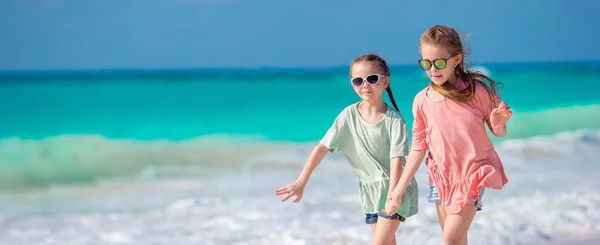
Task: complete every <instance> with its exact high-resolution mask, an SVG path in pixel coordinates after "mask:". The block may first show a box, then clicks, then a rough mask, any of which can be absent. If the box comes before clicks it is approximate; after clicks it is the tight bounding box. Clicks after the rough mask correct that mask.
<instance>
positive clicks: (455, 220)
mask: <svg viewBox="0 0 600 245" xmlns="http://www.w3.org/2000/svg"><path fill="white" fill-rule="evenodd" d="M476 212H477V207H476V206H473V205H466V206H465V207H464V208H463V210H462V211H460V212H459V213H458V214H450V215H447V216H446V220H445V222H444V228H443V237H442V245H464V244H467V232H468V231H469V227H470V226H471V223H472V222H473V218H475V213H476Z"/></svg>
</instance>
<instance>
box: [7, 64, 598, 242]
mask: <svg viewBox="0 0 600 245" xmlns="http://www.w3.org/2000/svg"><path fill="white" fill-rule="evenodd" d="M478 69H481V70H482V71H484V72H486V73H488V74H489V75H490V76H491V77H492V78H494V79H496V80H498V81H501V82H503V83H504V88H503V90H502V94H501V96H502V98H503V99H504V101H505V102H506V103H507V104H509V105H510V106H511V108H512V109H513V110H514V116H513V118H512V119H511V121H510V122H509V124H508V128H509V134H508V136H507V137H506V138H504V139H494V142H495V145H496V146H497V151H498V152H499V154H500V156H501V158H502V160H503V162H504V164H505V168H506V171H507V175H508V178H509V183H508V185H507V186H506V187H505V188H504V189H503V190H501V191H494V190H489V191H488V190H486V194H485V196H484V199H483V201H484V210H483V211H481V212H479V213H478V214H477V216H476V218H475V221H474V223H473V225H472V228H471V230H470V233H469V238H470V243H471V244H502V245H511V244H524V243H532V242H533V243H543V242H545V241H550V240H553V239H556V238H563V237H565V236H578V235H587V234H595V233H600V181H599V180H598V176H600V165H599V164H600V160H598V159H600V93H599V92H598V91H599V90H600V83H599V82H600V80H599V77H600V62H579V63H549V64H504V65H489V66H485V67H478ZM347 72H348V71H347V69H346V68H336V69H322V70H310V69H274V70H269V69H260V70H179V71H97V72H68V71H64V72H63V71H61V72H0V113H1V116H0V125H1V126H0V244H2V245H4V244H11V245H21V244H206V245H212V244H215V245H216V244H219V245H223V244H237V245H242V244H246V245H257V244H261V245H267V244H306V245H308V244H311V245H312V244H368V243H369V242H370V241H371V239H372V234H371V231H370V227H368V226H367V225H365V224H364V216H363V214H362V212H361V209H360V204H359V199H358V193H357V181H356V178H355V176H354V175H353V173H352V172H351V169H350V167H349V165H348V164H347V163H346V162H345V161H344V160H343V159H342V158H341V157H340V156H338V155H337V154H330V155H328V156H327V157H326V158H325V159H324V161H323V162H322V163H321V165H320V166H319V167H318V168H317V170H316V171H315V173H314V174H313V177H312V178H311V180H310V182H309V184H308V186H307V189H306V190H305V196H304V199H303V200H302V201H301V202H300V203H298V204H292V203H283V204H282V203H281V202H280V198H279V197H276V196H275V195H274V191H275V189H277V188H278V187H280V186H282V185H285V184H287V183H289V182H291V181H293V180H295V179H296V177H297V176H298V174H299V173H300V171H301V169H302V166H303V164H304V161H305V160H306V158H307V157H308V155H309V153H310V151H311V149H312V148H313V147H314V145H315V143H316V142H317V141H318V140H319V139H320V137H322V136H323V134H324V133H325V131H326V130H327V129H328V127H329V126H330V125H331V123H332V122H333V120H334V118H335V117H336V116H337V114H338V113H339V112H340V111H341V110H342V109H343V108H344V107H345V106H347V105H348V104H350V103H354V102H356V101H357V100H358V97H357V96H356V95H355V94H354V92H353V90H352V89H351V87H350V85H349V82H348V74H347ZM426 84H427V79H426V77H425V76H424V74H423V73H422V72H421V71H420V70H418V68H417V67H416V66H407V67H394V68H392V81H391V85H392V89H393V91H394V95H395V97H396V100H397V102H398V104H399V107H400V110H401V112H402V113H403V115H404V116H405V118H406V119H407V121H408V122H409V123H411V122H412V115H411V110H410V109H411V103H412V99H413V97H414V95H415V94H416V93H417V92H418V91H419V90H421V89H422V88H423V87H424V86H426ZM449 120H451V119H449ZM417 180H418V182H419V184H420V196H421V199H420V200H419V201H420V212H419V214H418V215H416V216H414V217H412V218H410V219H409V220H408V221H407V222H406V223H403V224H402V225H401V226H400V229H399V230H398V232H397V236H399V237H402V238H401V239H398V240H399V244H439V241H440V238H441V231H440V229H439V225H438V224H437V216H436V213H435V209H434V207H433V205H432V204H429V203H427V199H426V195H427V191H428V189H427V186H426V185H427V184H426V183H427V173H426V169H425V167H424V166H422V167H421V169H420V170H419V172H418V173H417Z"/></svg>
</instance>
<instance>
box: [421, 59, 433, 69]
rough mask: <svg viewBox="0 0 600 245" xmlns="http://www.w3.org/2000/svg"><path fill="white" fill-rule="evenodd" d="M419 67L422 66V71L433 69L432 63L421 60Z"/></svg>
mask: <svg viewBox="0 0 600 245" xmlns="http://www.w3.org/2000/svg"><path fill="white" fill-rule="evenodd" d="M419 66H421V69H423V70H429V69H431V62H429V61H428V60H419Z"/></svg>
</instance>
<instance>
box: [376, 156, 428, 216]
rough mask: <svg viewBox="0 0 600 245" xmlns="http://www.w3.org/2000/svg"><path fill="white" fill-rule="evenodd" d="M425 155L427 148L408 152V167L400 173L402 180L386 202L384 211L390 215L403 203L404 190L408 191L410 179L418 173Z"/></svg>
mask: <svg viewBox="0 0 600 245" xmlns="http://www.w3.org/2000/svg"><path fill="white" fill-rule="evenodd" d="M424 157H425V150H411V151H410V153H408V158H407V160H406V167H405V168H404V170H403V171H402V174H401V175H400V180H399V181H398V184H396V187H395V188H394V189H393V190H392V192H391V193H390V195H388V200H387V201H386V203H385V210H383V212H384V213H386V214H388V215H393V214H394V213H396V210H398V207H400V205H401V203H400V202H401V201H402V195H403V194H404V191H406V187H408V184H410V181H411V180H412V178H413V177H414V176H415V174H416V173H417V170H418V169H419V166H421V162H422V161H423V158H424Z"/></svg>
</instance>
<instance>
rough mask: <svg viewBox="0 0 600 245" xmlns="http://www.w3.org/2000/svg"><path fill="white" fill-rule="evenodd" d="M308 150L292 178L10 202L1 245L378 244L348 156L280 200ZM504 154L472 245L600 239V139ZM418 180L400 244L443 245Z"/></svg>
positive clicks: (67, 190) (573, 138)
mask: <svg viewBox="0 0 600 245" xmlns="http://www.w3.org/2000/svg"><path fill="white" fill-rule="evenodd" d="M308 149H310V147H308V146H303V147H300V150H293V151H291V152H287V153H281V155H279V157H281V158H283V157H289V162H292V163H293V164H292V165H291V166H294V167H292V168H289V169H288V168H275V169H273V170H272V171H265V169H257V168H254V169H249V170H248V171H243V172H230V173H228V174H224V175H221V176H220V177H214V178H209V179H181V178H180V179H177V180H165V181H152V182H126V181H121V182H105V183H103V184H101V185H98V184H94V185H92V184H90V185H82V186H75V187H57V188H54V189H53V190H52V191H50V192H47V191H40V192H24V193H13V194H10V195H6V194H5V195H0V214H1V215H0V216H1V217H2V218H0V244H2V245H4V244H7V245H8V244H11V245H21V244H38V243H40V244H42V243H43V244H206V245H212V244H215V245H216V244H218V245H223V244H238V245H242V244H245V245H258V244H260V245H268V244H303V245H312V244H315V245H316V244H368V243H369V242H370V241H371V239H372V234H371V230H370V227H368V226H367V225H365V224H364V216H363V214H362V212H361V209H360V205H359V200H358V195H357V186H356V179H355V177H354V175H353V174H352V172H351V170H350V167H349V166H348V165H347V164H346V163H345V162H344V161H343V160H342V159H341V158H340V157H339V156H337V155H330V156H327V157H326V158H325V160H324V162H323V163H322V164H321V165H320V166H319V168H318V169H317V170H316V171H315V173H314V175H313V177H312V178H311V180H310V182H309V184H308V186H307V189H306V190H305V196H304V199H303V200H302V201H301V202H300V203H298V204H292V203H291V202H288V203H281V202H280V198H279V197H276V196H275V195H274V190H275V189H276V188H278V187H280V186H281V185H284V184H287V183H288V182H290V181H292V180H294V179H295V178H296V177H297V175H298V174H299V172H300V166H301V165H302V163H303V161H304V160H305V159H306V157H307V155H308ZM497 150H498V152H499V154H500V155H501V157H502V159H503V161H504V163H505V168H506V171H507V174H508V178H509V184H508V185H507V186H506V187H505V188H504V189H503V190H502V191H494V190H486V194H485V196H484V199H483V202H484V207H483V208H484V209H483V211H481V212H478V214H477V216H476V218H475V221H474V222H473V225H472V228H471V230H470V233H469V238H470V240H469V242H470V244H483V245H486V244H489V245H492V244H494V245H495V244H499V245H500V244H502V245H513V244H514V245H516V244H528V243H534V244H535V243H537V244H541V243H543V242H545V241H552V240H554V239H557V238H563V237H564V236H578V235H588V234H595V233H598V232H600V191H599V190H600V181H599V179H598V176H600V168H598V163H600V162H599V161H598V160H597V159H599V157H600V132H598V131H577V132H569V133H563V134H559V135H556V136H554V137H548V138H532V139H527V140H510V141H506V142H503V143H501V144H499V145H498V147H497ZM272 158H274V157H272ZM417 179H418V182H419V184H420V185H419V187H420V188H419V189H420V200H419V201H420V212H419V213H418V214H417V215H416V216H414V217H411V218H409V219H408V220H407V222H406V223H403V224H402V225H401V226H400V229H399V230H398V232H397V236H399V237H401V239H398V240H399V242H398V244H424V245H428V244H439V242H440V239H441V231H440V229H439V225H438V223H437V215H436V213H435V209H434V206H433V205H432V204H429V203H427V201H426V200H427V199H426V195H427V186H426V183H427V174H426V170H425V167H424V166H422V167H421V169H420V170H419V172H418V173H417Z"/></svg>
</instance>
